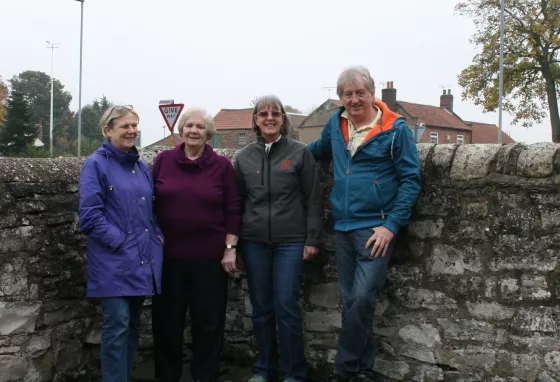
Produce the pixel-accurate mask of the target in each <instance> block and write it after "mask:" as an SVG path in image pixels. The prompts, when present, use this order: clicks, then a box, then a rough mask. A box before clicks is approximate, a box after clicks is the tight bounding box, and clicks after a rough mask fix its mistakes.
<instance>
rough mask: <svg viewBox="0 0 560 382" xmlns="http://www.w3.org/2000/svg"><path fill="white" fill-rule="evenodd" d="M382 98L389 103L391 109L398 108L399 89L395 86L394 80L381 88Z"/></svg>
mask: <svg viewBox="0 0 560 382" xmlns="http://www.w3.org/2000/svg"><path fill="white" fill-rule="evenodd" d="M381 100H382V101H383V102H384V103H385V104H386V105H387V107H388V108H389V110H391V111H393V112H396V111H397V110H396V109H397V89H395V88H393V81H389V82H387V88H386V89H382V90H381Z"/></svg>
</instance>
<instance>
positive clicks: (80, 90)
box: [76, 0, 85, 157]
mask: <svg viewBox="0 0 560 382" xmlns="http://www.w3.org/2000/svg"><path fill="white" fill-rule="evenodd" d="M76 1H79V2H80V3H82V4H81V17H80V80H79V85H78V157H79V156H80V153H81V150H82V47H83V41H84V39H83V36H84V1H85V0H76Z"/></svg>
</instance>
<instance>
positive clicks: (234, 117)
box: [214, 108, 307, 130]
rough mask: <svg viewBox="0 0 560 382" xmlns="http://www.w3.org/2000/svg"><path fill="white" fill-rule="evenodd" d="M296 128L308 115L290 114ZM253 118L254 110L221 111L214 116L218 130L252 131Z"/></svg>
mask: <svg viewBox="0 0 560 382" xmlns="http://www.w3.org/2000/svg"><path fill="white" fill-rule="evenodd" d="M288 117H289V118H290V121H291V122H292V125H293V126H294V127H297V126H299V124H300V123H301V122H302V121H303V120H304V119H305V118H306V117H307V116H306V115H301V114H293V113H288ZM252 118H253V108H249V109H221V110H220V111H219V112H218V114H216V115H215V116H214V123H215V125H216V130H225V129H227V130H230V129H250V128H251V127H252V126H251V123H252Z"/></svg>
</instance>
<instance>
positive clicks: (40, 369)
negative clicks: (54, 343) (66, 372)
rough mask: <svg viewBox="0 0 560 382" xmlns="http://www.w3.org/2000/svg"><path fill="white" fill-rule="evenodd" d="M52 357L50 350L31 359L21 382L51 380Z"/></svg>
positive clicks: (44, 381)
mask: <svg viewBox="0 0 560 382" xmlns="http://www.w3.org/2000/svg"><path fill="white" fill-rule="evenodd" d="M53 366H54V357H53V353H52V351H51V350H49V351H48V352H46V353H44V354H43V355H41V356H40V357H38V358H35V359H32V360H31V361H30V363H29V367H28V368H27V374H26V375H25V379H24V380H23V382H47V381H52V379H53V371H54V370H53Z"/></svg>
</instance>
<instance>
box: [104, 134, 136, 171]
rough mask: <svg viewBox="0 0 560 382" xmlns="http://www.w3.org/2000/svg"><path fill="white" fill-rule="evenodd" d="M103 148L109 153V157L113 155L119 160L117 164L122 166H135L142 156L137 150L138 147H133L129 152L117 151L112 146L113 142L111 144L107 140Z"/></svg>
mask: <svg viewBox="0 0 560 382" xmlns="http://www.w3.org/2000/svg"><path fill="white" fill-rule="evenodd" d="M103 148H104V149H105V151H106V152H107V153H109V155H111V156H112V157H113V158H115V159H116V160H117V162H119V163H121V164H126V163H130V164H132V165H134V164H135V163H136V162H138V159H140V155H139V154H138V149H137V148H136V146H132V147H131V148H130V150H129V151H128V152H125V151H122V150H119V149H117V148H116V147H115V146H113V145H112V144H111V142H109V140H106V141H105V142H103Z"/></svg>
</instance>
